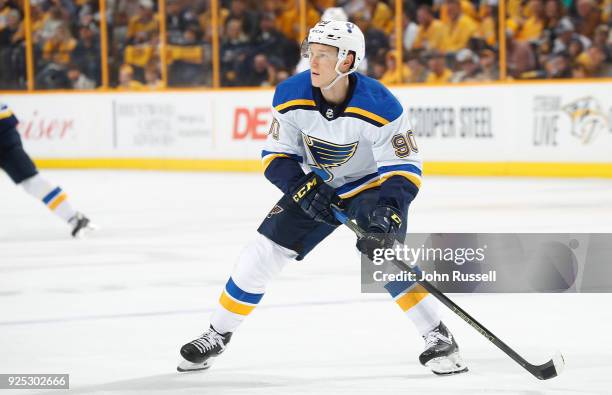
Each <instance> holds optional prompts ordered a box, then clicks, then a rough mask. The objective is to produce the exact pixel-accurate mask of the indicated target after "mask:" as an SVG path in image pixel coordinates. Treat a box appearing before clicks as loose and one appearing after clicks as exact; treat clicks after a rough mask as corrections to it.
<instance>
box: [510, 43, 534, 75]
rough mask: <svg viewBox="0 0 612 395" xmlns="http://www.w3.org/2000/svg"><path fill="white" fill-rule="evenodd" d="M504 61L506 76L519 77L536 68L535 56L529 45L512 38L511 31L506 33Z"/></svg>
mask: <svg viewBox="0 0 612 395" xmlns="http://www.w3.org/2000/svg"><path fill="white" fill-rule="evenodd" d="M506 63H507V70H508V76H509V77H512V78H521V75H522V74H523V73H526V72H528V71H532V70H535V68H536V57H535V54H534V52H533V50H532V49H531V46H530V45H529V44H528V43H526V42H522V41H518V40H516V39H514V38H513V35H512V32H511V31H509V32H508V34H507V35H506Z"/></svg>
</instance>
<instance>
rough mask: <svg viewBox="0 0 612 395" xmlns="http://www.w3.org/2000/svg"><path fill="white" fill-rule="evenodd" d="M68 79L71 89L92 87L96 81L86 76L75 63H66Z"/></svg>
mask: <svg viewBox="0 0 612 395" xmlns="http://www.w3.org/2000/svg"><path fill="white" fill-rule="evenodd" d="M68 79H69V80H70V85H71V88H72V89H94V88H95V87H96V83H95V82H94V81H92V80H90V79H89V78H87V77H86V76H85V75H84V74H83V73H82V72H81V69H80V68H79V66H78V65H76V64H75V63H70V65H68Z"/></svg>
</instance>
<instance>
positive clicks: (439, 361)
mask: <svg viewBox="0 0 612 395" xmlns="http://www.w3.org/2000/svg"><path fill="white" fill-rule="evenodd" d="M423 339H424V340H425V351H423V353H421V355H420V356H419V362H421V365H423V366H427V367H428V368H430V369H431V371H432V372H434V373H435V374H439V375H448V374H457V373H464V372H467V371H468V368H467V366H466V365H465V364H464V363H463V360H462V359H461V355H460V354H459V346H458V345H457V342H456V341H455V338H454V337H453V335H452V334H451V333H450V331H449V330H448V329H447V328H446V326H445V325H444V324H443V323H442V322H440V324H439V325H438V326H437V327H435V328H434V329H432V330H431V331H430V332H429V333H428V334H427V335H425V336H423Z"/></svg>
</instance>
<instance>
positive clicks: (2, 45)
mask: <svg viewBox="0 0 612 395" xmlns="http://www.w3.org/2000/svg"><path fill="white" fill-rule="evenodd" d="M0 1H2V0H0ZM0 12H2V13H3V14H2V16H1V17H0V89H2V88H4V89H11V88H12V89H17V88H20V87H23V83H24V82H25V81H24V79H25V51H24V47H23V40H24V28H23V23H22V20H21V14H20V12H19V11H18V10H17V9H15V8H10V7H6V6H5V7H4V8H2V3H0Z"/></svg>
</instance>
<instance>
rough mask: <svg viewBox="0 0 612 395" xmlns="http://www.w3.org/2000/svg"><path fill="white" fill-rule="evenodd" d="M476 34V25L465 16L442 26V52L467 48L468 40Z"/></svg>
mask: <svg viewBox="0 0 612 395" xmlns="http://www.w3.org/2000/svg"><path fill="white" fill-rule="evenodd" d="M477 32H478V25H477V24H476V22H474V20H473V19H472V18H470V17H469V16H467V15H461V16H459V18H458V19H457V21H455V22H452V21H449V23H445V24H444V35H443V36H444V40H443V46H442V51H444V52H456V51H458V50H460V49H462V48H465V47H467V44H468V41H470V38H472V37H474V36H475V35H476V34H477Z"/></svg>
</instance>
